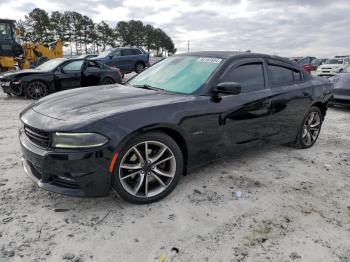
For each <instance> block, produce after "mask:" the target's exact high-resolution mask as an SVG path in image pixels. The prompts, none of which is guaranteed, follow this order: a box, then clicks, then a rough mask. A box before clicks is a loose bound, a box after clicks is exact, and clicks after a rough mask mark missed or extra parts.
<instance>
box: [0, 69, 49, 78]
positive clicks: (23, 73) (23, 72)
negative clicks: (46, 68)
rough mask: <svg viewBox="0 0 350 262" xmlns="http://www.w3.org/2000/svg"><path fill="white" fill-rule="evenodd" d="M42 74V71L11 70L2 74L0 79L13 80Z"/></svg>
mask: <svg viewBox="0 0 350 262" xmlns="http://www.w3.org/2000/svg"><path fill="white" fill-rule="evenodd" d="M40 73H43V71H40V70H37V69H24V70H17V71H16V70H12V71H7V72H4V73H2V74H0V78H15V77H18V76H26V75H32V74H40Z"/></svg>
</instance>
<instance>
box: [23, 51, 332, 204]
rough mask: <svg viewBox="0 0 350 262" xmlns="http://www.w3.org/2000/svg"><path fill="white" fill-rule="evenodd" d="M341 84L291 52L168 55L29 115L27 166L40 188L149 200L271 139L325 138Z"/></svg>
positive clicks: (61, 96)
mask: <svg viewBox="0 0 350 262" xmlns="http://www.w3.org/2000/svg"><path fill="white" fill-rule="evenodd" d="M331 97H332V84H331V82H330V81H328V80H326V79H322V78H314V77H313V76H311V75H310V74H308V73H307V72H306V71H305V70H303V69H302V68H301V67H300V66H298V65H297V64H296V63H294V62H291V61H289V60H287V59H284V58H280V57H276V56H268V55H261V54H254V53H240V52H197V53H189V54H184V55H176V56H172V57H169V58H166V59H164V60H162V61H160V62H158V63H156V64H155V65H153V66H152V67H150V68H149V69H147V70H145V71H143V72H142V73H140V74H139V75H137V76H135V77H134V78H132V79H131V80H129V81H128V82H127V83H126V85H108V86H98V87H87V88H84V89H75V90H70V91H66V92H60V93H57V94H54V95H51V96H48V97H45V98H42V99H40V100H39V101H37V102H35V103H33V104H32V105H30V106H29V107H27V108H26V109H25V110H24V111H23V112H22V113H21V114H20V119H21V121H22V124H23V127H22V128H21V130H20V135H19V136H20V144H21V149H22V153H23V158H22V163H23V168H24V170H25V172H26V173H27V175H28V176H29V177H30V178H31V179H32V180H33V181H35V183H37V184H38V186H39V187H41V188H43V189H46V190H49V191H53V192H57V193H62V194H68V195H73V196H101V195H107V194H108V193H109V192H110V190H111V189H114V190H116V191H117V192H118V194H119V195H120V196H121V197H122V198H123V199H125V200H127V201H130V202H134V203H150V202H153V201H157V200H160V199H162V198H164V197H165V196H167V195H168V194H170V193H171V192H172V191H173V190H174V189H175V187H176V185H177V184H178V182H179V180H180V179H181V177H182V175H183V174H185V173H186V172H187V171H188V170H192V169H193V168H196V167H198V166H200V165H203V164H206V163H209V162H211V161H212V160H215V159H218V158H222V157H228V156H230V155H231V154H233V153H239V152H242V151H243V150H246V149H249V148H255V147H261V146H264V145H267V144H286V143H289V144H291V145H293V146H296V147H299V148H309V147H311V146H313V145H314V143H315V142H316V140H317V138H318V136H319V134H320V130H321V126H322V122H323V120H324V118H325V115H326V111H327V104H328V101H329V99H330V98H331Z"/></svg>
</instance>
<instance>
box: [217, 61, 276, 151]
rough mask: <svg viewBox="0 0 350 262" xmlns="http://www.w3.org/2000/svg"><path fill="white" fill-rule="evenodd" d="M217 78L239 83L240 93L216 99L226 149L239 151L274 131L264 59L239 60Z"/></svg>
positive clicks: (220, 80) (257, 143) (262, 139)
mask: <svg viewBox="0 0 350 262" xmlns="http://www.w3.org/2000/svg"><path fill="white" fill-rule="evenodd" d="M218 82H219V83H220V82H237V83H239V84H241V86H242V90H241V94H239V95H228V96H222V98H221V99H222V100H221V101H220V102H219V103H217V104H218V106H220V108H221V110H222V112H221V114H220V115H219V119H218V122H219V125H220V126H222V127H223V129H222V130H223V135H224V137H225V138H226V140H227V143H226V145H227V146H228V151H229V152H239V151H242V150H244V149H247V148H250V147H254V146H259V145H261V144H262V143H264V142H265V138H266V137H268V136H270V135H272V133H273V130H271V128H270V126H269V125H268V123H269V121H270V119H271V98H270V92H271V91H270V89H268V88H267V86H268V82H267V70H266V65H265V63H264V60H263V59H241V60H238V61H236V62H234V63H233V64H232V65H231V66H230V67H229V68H228V69H227V70H226V72H224V73H223V75H222V77H221V78H219V81H218Z"/></svg>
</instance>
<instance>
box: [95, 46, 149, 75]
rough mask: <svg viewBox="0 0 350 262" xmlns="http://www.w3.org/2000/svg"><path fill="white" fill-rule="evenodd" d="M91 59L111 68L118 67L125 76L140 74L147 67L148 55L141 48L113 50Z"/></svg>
mask: <svg viewBox="0 0 350 262" xmlns="http://www.w3.org/2000/svg"><path fill="white" fill-rule="evenodd" d="M92 59H93V60H95V61H100V62H102V63H104V64H106V65H109V66H112V67H118V68H119V69H120V70H121V71H122V72H123V73H126V74H127V73H131V72H136V73H140V72H142V71H143V70H145V68H146V67H148V66H149V54H148V53H147V52H146V51H144V50H143V49H142V48H129V47H121V48H114V49H110V50H107V51H104V52H102V53H100V54H99V55H98V56H97V57H95V58H92Z"/></svg>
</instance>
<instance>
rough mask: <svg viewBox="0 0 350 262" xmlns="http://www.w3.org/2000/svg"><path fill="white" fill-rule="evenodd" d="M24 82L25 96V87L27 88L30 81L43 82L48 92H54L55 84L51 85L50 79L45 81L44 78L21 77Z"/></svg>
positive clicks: (24, 90)
mask: <svg viewBox="0 0 350 262" xmlns="http://www.w3.org/2000/svg"><path fill="white" fill-rule="evenodd" d="M23 80H24V81H25V82H26V83H25V86H24V87H23V91H22V92H23V94H24V95H25V96H27V88H28V85H30V84H31V83H33V82H41V83H43V84H44V85H46V86H47V88H48V90H47V91H48V94H51V93H53V92H55V86H52V84H51V83H50V81H45V79H38V78H33V79H28V80H26V79H23Z"/></svg>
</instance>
